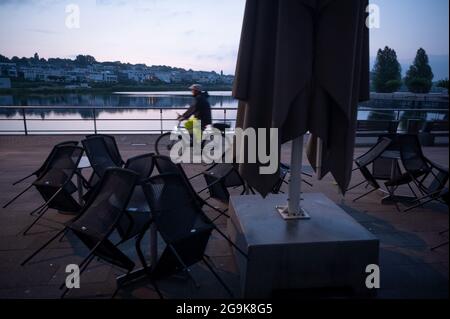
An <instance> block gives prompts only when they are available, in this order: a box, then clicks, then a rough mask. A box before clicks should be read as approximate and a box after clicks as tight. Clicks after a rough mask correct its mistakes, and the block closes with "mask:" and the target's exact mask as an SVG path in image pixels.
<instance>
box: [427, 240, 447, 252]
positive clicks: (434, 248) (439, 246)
mask: <svg viewBox="0 0 450 319" xmlns="http://www.w3.org/2000/svg"><path fill="white" fill-rule="evenodd" d="M448 244H449V242H448V241H447V242H445V243H442V244H440V245H438V246H436V247H433V248H431V250H432V251H433V250H436V249H439V248H441V247H444V246H447V245H448Z"/></svg>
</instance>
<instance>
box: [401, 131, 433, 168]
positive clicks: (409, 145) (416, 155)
mask: <svg viewBox="0 0 450 319" xmlns="http://www.w3.org/2000/svg"><path fill="white" fill-rule="evenodd" d="M399 141H401V147H400V152H401V158H402V164H403V166H404V167H405V169H406V170H407V171H408V172H409V173H413V174H416V173H418V172H422V171H428V170H429V166H428V164H427V161H426V159H425V157H424V155H423V152H422V146H421V145H420V142H419V138H418V136H417V135H409V134H406V135H402V136H401V137H400V138H399Z"/></svg>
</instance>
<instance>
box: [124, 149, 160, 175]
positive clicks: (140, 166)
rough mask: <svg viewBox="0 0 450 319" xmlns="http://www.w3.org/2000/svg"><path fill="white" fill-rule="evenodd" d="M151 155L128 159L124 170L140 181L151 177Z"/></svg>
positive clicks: (152, 165)
mask: <svg viewBox="0 0 450 319" xmlns="http://www.w3.org/2000/svg"><path fill="white" fill-rule="evenodd" d="M153 155H154V154H145V155H141V156H137V157H133V158H130V159H129V160H128V161H127V163H126V164H125V168H126V169H129V170H131V171H133V172H135V173H136V174H138V175H139V179H140V180H141V181H143V180H146V179H147V178H149V177H150V176H151V175H152V173H153V169H154V167H155V162H154V160H153Z"/></svg>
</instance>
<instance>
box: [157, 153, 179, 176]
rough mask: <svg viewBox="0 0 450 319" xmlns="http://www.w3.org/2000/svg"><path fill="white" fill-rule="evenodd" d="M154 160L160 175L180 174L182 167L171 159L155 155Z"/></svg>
mask: <svg viewBox="0 0 450 319" xmlns="http://www.w3.org/2000/svg"><path fill="white" fill-rule="evenodd" d="M153 159H154V161H155V165H156V168H157V169H158V172H159V173H160V174H180V167H179V166H178V165H177V164H175V163H174V162H172V160H171V159H170V157H167V156H162V155H155V156H153Z"/></svg>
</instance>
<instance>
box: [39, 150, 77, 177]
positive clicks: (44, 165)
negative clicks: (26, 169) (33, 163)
mask: <svg viewBox="0 0 450 319" xmlns="http://www.w3.org/2000/svg"><path fill="white" fill-rule="evenodd" d="M77 145H78V142H77V141H66V142H62V143H59V144H56V145H55V146H54V147H53V149H52V150H51V151H50V153H49V154H48V156H47V158H46V159H45V161H44V162H43V163H42V165H41V167H40V168H38V169H37V170H36V172H35V173H34V175H36V177H38V178H39V177H40V176H41V175H42V173H43V172H45V169H46V167H47V165H48V163H49V161H50V159H51V158H52V156H53V154H54V152H55V151H56V148H57V147H58V146H77Z"/></svg>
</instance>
